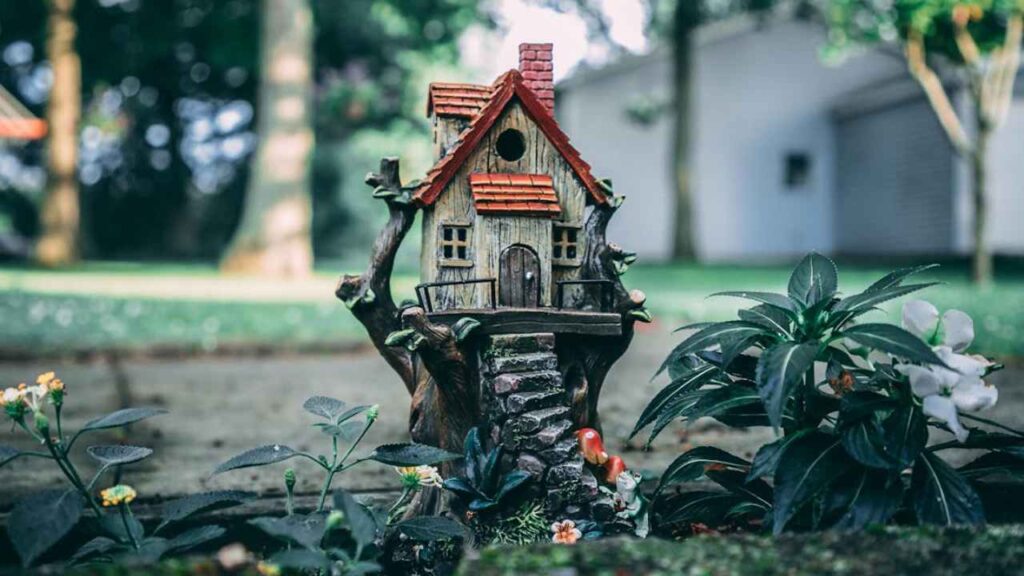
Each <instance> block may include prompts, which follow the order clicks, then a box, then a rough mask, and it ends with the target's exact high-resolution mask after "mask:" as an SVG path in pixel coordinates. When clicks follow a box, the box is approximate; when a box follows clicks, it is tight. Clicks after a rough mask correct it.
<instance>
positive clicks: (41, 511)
mask: <svg viewBox="0 0 1024 576" xmlns="http://www.w3.org/2000/svg"><path fill="white" fill-rule="evenodd" d="M84 505H85V502H83V501H82V497H81V496H80V495H79V494H78V492H76V491H75V490H44V491H42V492H36V493H35V494H31V495H29V496H28V497H26V498H24V499H23V500H21V501H19V502H18V503H17V504H15V505H14V509H13V510H11V515H10V516H9V517H8V518H7V536H8V538H10V539H11V544H13V545H14V551H15V552H17V553H18V556H19V557H20V558H21V564H22V566H25V567H28V566H29V565H30V564H32V562H34V561H35V560H36V559H37V558H39V556H41V555H42V554H43V553H44V552H46V551H47V550H49V549H50V547H52V546H53V545H54V544H56V543H57V542H60V540H61V539H62V538H64V536H65V535H66V534H67V533H68V532H70V531H71V529H72V528H74V526H75V524H78V520H79V518H81V517H82V508H83V506H84Z"/></svg>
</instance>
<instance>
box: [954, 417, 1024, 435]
mask: <svg viewBox="0 0 1024 576" xmlns="http://www.w3.org/2000/svg"><path fill="white" fill-rule="evenodd" d="M960 417H961V418H967V419H968V420H974V421H975V422H981V423H982V424H988V425H989V426H993V427H995V428H999V429H1000V430H1005V431H1007V432H1009V433H1011V434H1016V435H1017V436H1024V432H1021V431H1020V430H1014V429H1013V428H1010V427H1009V426H1004V425H1002V424H1000V423H998V422H993V421H992V420H989V419H987V418H981V417H979V416H972V415H971V414H961V415H960Z"/></svg>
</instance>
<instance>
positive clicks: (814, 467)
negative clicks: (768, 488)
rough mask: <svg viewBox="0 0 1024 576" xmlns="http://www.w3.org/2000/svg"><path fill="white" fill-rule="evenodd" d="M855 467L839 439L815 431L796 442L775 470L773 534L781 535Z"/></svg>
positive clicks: (785, 453)
mask: <svg viewBox="0 0 1024 576" xmlns="http://www.w3.org/2000/svg"><path fill="white" fill-rule="evenodd" d="M853 465H854V461H853V460H851V459H850V457H849V456H847V455H846V451H845V450H843V447H842V442H841V441H840V439H839V437H837V436H833V435H830V434H824V433H821V432H812V433H810V434H808V435H806V436H804V437H802V438H797V439H796V440H794V441H793V442H792V443H791V444H790V445H789V446H787V447H786V450H785V451H784V452H783V453H782V457H781V458H780V459H779V464H778V468H776V470H775V508H774V513H773V514H772V523H773V526H772V531H773V532H774V533H775V534H779V533H781V532H782V531H783V530H784V529H785V527H786V524H788V523H789V521H790V520H791V519H792V518H793V516H794V515H795V514H796V513H797V512H798V511H799V510H800V508H802V507H803V506H804V505H805V504H807V503H808V502H810V501H811V499H813V498H815V497H816V496H818V494H820V493H821V492H822V491H824V490H825V489H826V488H828V486H829V485H830V484H831V483H832V482H833V481H834V480H835V479H836V478H839V477H840V476H842V475H843V474H845V473H846V472H847V471H848V470H850V468H851V467H852V466H853Z"/></svg>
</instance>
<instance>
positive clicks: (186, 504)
mask: <svg viewBox="0 0 1024 576" xmlns="http://www.w3.org/2000/svg"><path fill="white" fill-rule="evenodd" d="M255 498H256V494H255V493H254V492H243V491H241V490H216V491H213V492H202V493H200V494H189V495H188V496H184V497H182V498H177V499H174V500H170V501H168V502H165V503H164V505H163V507H162V508H161V509H160V525H161V526H164V525H166V524H169V523H171V522H177V521H179V520H184V519H185V518H188V517H189V516H192V515H193V514H198V513H200V512H211V511H213V510H221V509H224V508H230V507H232V506H237V505H239V504H242V503H244V502H248V501H250V500H253V499H255Z"/></svg>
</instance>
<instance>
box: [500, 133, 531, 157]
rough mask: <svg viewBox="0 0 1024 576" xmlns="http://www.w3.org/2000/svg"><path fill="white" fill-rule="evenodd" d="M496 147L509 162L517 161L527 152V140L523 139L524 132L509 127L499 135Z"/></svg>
mask: <svg viewBox="0 0 1024 576" xmlns="http://www.w3.org/2000/svg"><path fill="white" fill-rule="evenodd" d="M494 147H495V149H496V150H497V151H498V156H501V157H502V158H503V159H505V160H507V161H509V162H515V161H516V160H519V159H520V158H522V157H523V154H524V153H525V152H526V141H525V140H523V133H522V132H520V131H519V130H515V129H513V128H509V129H508V130H505V131H504V132H502V133H501V135H499V136H498V141H497V142H496V143H495V145H494Z"/></svg>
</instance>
